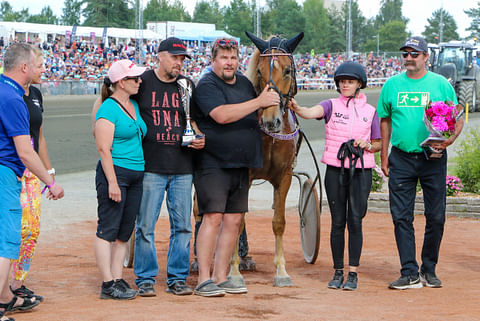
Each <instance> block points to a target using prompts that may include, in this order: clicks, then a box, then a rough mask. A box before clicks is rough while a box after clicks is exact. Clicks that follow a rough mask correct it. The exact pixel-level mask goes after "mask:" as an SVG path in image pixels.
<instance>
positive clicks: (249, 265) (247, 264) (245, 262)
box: [238, 256, 257, 271]
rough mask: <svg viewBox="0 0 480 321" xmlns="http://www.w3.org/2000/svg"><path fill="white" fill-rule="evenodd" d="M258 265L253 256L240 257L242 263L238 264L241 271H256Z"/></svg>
mask: <svg viewBox="0 0 480 321" xmlns="http://www.w3.org/2000/svg"><path fill="white" fill-rule="evenodd" d="M256 267H257V265H256V263H255V261H254V260H253V259H252V257H251V256H245V257H241V258H240V264H239V265H238V269H239V270H240V271H255V268H256Z"/></svg>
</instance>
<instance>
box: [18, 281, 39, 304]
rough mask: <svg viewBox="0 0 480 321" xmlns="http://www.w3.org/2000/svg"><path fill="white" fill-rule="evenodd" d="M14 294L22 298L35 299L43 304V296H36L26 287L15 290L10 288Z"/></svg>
mask: <svg viewBox="0 0 480 321" xmlns="http://www.w3.org/2000/svg"><path fill="white" fill-rule="evenodd" d="M10 290H11V291H12V293H13V294H15V295H16V296H18V297H21V298H35V300H38V301H40V302H43V296H41V295H38V294H35V293H34V292H33V291H32V290H30V289H28V288H27V287H26V286H25V285H22V286H21V287H19V288H18V289H16V290H14V289H12V288H11V287H10Z"/></svg>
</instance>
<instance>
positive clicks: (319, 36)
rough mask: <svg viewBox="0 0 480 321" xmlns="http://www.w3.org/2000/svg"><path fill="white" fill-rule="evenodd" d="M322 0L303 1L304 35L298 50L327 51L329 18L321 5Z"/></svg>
mask: <svg viewBox="0 0 480 321" xmlns="http://www.w3.org/2000/svg"><path fill="white" fill-rule="evenodd" d="M323 3H324V2H323V0H305V2H304V3H303V15H304V16H305V37H304V38H303V40H302V42H300V44H299V46H298V50H299V51H300V52H306V51H310V50H312V49H314V50H315V52H326V51H328V49H329V48H328V43H327V41H325V39H327V38H328V28H329V26H330V19H329V17H328V12H327V10H326V9H325V8H324V6H323Z"/></svg>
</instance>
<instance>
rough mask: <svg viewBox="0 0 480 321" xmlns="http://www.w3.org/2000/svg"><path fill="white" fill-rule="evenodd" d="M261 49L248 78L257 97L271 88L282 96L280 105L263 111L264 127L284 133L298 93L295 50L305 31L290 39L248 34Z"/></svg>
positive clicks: (252, 61) (258, 49)
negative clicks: (284, 127)
mask: <svg viewBox="0 0 480 321" xmlns="http://www.w3.org/2000/svg"><path fill="white" fill-rule="evenodd" d="M245 33H246V34H247V36H248V37H249V38H250V39H251V40H252V42H253V43H254V44H255V46H256V47H257V50H256V51H255V52H254V54H253V55H252V58H251V61H250V63H249V65H248V69H247V73H246V74H247V77H248V78H249V79H250V81H251V82H252V84H253V85H254V87H255V90H256V91H257V94H259V93H260V92H262V90H263V89H264V88H265V86H267V84H268V85H269V86H270V88H271V90H275V91H276V92H277V93H278V94H279V95H280V104H279V105H277V106H270V107H267V108H264V109H263V110H262V111H261V112H260V117H261V123H262V126H263V127H264V128H265V129H266V130H267V131H269V132H272V133H278V132H280V131H281V130H282V128H283V125H284V121H283V117H284V115H285V116H286V114H287V113H286V111H287V109H288V108H287V105H288V102H289V100H290V99H291V98H292V97H293V96H295V94H296V93H297V82H296V78H295V63H294V61H293V56H292V54H293V51H294V50H295V48H296V47H297V45H298V44H299V43H300V41H301V40H302V38H303V32H300V33H299V34H298V35H296V36H294V37H292V38H290V39H285V38H280V37H277V36H273V37H270V38H269V40H268V41H266V40H263V39H260V38H258V37H256V36H255V35H253V34H251V33H250V32H248V31H246V32H245Z"/></svg>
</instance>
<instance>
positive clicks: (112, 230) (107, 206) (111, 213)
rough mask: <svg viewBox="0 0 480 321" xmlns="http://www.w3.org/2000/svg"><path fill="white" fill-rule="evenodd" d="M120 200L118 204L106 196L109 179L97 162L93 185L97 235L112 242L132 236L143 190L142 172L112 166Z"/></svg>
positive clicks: (125, 239) (126, 239) (124, 240)
mask: <svg viewBox="0 0 480 321" xmlns="http://www.w3.org/2000/svg"><path fill="white" fill-rule="evenodd" d="M113 167H114V169H115V175H116V176H117V182H118V186H119V187H120V191H121V192H122V200H121V202H119V203H117V202H115V201H112V200H111V199H110V198H109V197H108V182H107V178H106V177H105V173H104V172H103V168H102V165H101V163H100V162H98V164H97V172H96V176H95V186H96V188H97V201H98V225H97V237H99V238H101V239H103V240H105V241H109V242H114V241H115V240H117V239H118V240H120V241H122V242H127V241H128V240H129V239H130V236H131V235H132V232H133V229H134V227H135V220H136V219H137V215H138V211H139V209H140V202H141V200H142V193H143V172H142V171H134V170H131V169H127V168H124V167H119V166H113Z"/></svg>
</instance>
